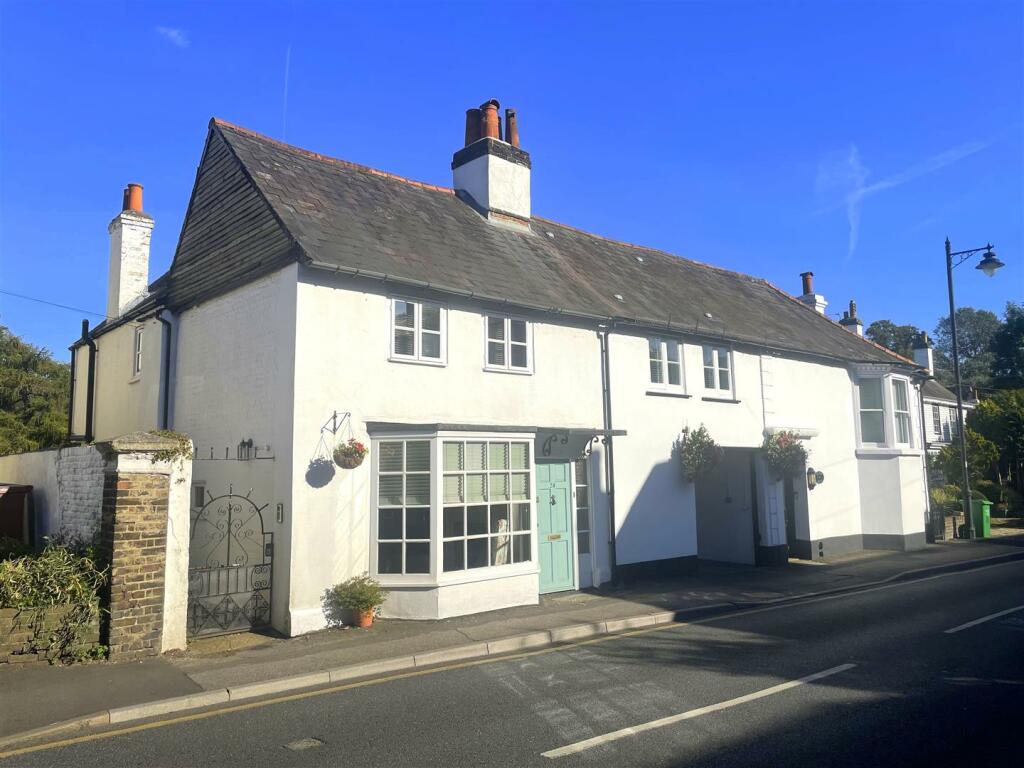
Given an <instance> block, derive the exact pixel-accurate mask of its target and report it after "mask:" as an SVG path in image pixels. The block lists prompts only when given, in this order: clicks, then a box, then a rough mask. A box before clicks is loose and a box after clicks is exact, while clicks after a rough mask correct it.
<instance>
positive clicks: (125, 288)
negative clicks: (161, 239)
mask: <svg viewBox="0 0 1024 768" xmlns="http://www.w3.org/2000/svg"><path fill="white" fill-rule="evenodd" d="M107 231H108V232H109V233H110V272H109V276H108V278H107V316H108V317H120V316H121V315H122V314H124V311H125V310H126V309H127V308H128V307H129V306H131V305H132V304H134V303H135V302H137V301H138V300H139V299H141V298H142V297H143V296H145V295H146V294H147V292H148V290H149V241H150V237H151V236H152V234H153V219H152V217H151V216H150V215H149V214H148V213H145V212H143V210H142V185H141V184H129V185H128V187H127V188H126V189H125V190H124V199H123V204H122V209H121V213H119V214H118V215H117V216H116V217H115V218H114V220H113V221H112V222H110V226H109V227H107Z"/></svg>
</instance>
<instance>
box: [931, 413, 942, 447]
mask: <svg viewBox="0 0 1024 768" xmlns="http://www.w3.org/2000/svg"><path fill="white" fill-rule="evenodd" d="M932 432H934V433H935V437H936V438H937V439H939V440H941V439H942V412H941V411H940V410H939V406H937V405H933V406H932Z"/></svg>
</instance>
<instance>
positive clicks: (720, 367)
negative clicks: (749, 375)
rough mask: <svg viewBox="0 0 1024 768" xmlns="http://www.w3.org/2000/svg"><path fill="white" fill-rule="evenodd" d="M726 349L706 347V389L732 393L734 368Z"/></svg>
mask: <svg viewBox="0 0 1024 768" xmlns="http://www.w3.org/2000/svg"><path fill="white" fill-rule="evenodd" d="M731 362H732V361H731V358H730V354H729V350H728V349H727V348H726V347H711V346H705V347H704V388H705V389H713V390H718V391H719V392H731V391H732V366H731Z"/></svg>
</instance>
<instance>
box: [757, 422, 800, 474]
mask: <svg viewBox="0 0 1024 768" xmlns="http://www.w3.org/2000/svg"><path fill="white" fill-rule="evenodd" d="M761 450H762V452H763V453H764V462H765V464H766V465H767V466H768V469H769V470H770V471H771V472H772V474H774V475H775V476H776V477H777V478H779V479H780V480H781V479H783V478H786V477H792V476H793V475H797V474H800V473H801V472H803V471H804V466H805V465H806V464H807V449H806V448H804V446H803V443H801V442H800V438H799V437H797V435H796V433H794V432H776V433H775V434H772V435H766V436H765V438H764V443H763V444H762V445H761Z"/></svg>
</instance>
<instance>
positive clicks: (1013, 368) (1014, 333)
mask: <svg viewBox="0 0 1024 768" xmlns="http://www.w3.org/2000/svg"><path fill="white" fill-rule="evenodd" d="M991 351H992V383H993V384H995V385H996V386H997V387H1000V388H1009V387H1024V304H1016V303H1014V302H1012V301H1010V302H1007V304H1006V312H1005V313H1004V315H1003V324H1002V326H1000V328H999V330H997V331H996V332H995V334H993V336H992V348H991Z"/></svg>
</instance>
